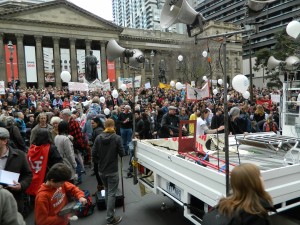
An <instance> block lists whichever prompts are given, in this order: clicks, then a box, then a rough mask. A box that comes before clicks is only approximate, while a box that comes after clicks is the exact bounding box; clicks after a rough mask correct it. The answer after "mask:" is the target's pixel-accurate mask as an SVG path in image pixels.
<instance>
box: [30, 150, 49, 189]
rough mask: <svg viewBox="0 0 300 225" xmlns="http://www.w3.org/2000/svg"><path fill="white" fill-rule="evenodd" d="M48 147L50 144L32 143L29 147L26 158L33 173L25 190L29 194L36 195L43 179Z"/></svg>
mask: <svg viewBox="0 0 300 225" xmlns="http://www.w3.org/2000/svg"><path fill="white" fill-rule="evenodd" d="M49 149H50V144H44V145H40V146H36V145H34V144H32V145H31V146H30V148H29V151H28V154H27V160H28V163H29V166H30V170H31V172H32V174H33V177H32V181H31V184H30V186H29V187H28V188H27V190H26V193H27V194H29V195H36V194H37V192H38V190H39V188H40V187H41V185H42V184H43V182H44V180H45V175H46V170H47V164H48V155H49Z"/></svg>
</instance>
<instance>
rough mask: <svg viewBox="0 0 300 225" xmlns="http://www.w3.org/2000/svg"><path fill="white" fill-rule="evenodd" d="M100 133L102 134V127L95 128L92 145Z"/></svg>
mask: <svg viewBox="0 0 300 225" xmlns="http://www.w3.org/2000/svg"><path fill="white" fill-rule="evenodd" d="M102 132H103V128H102V127H96V128H95V129H94V130H93V133H92V138H91V141H92V142H93V143H94V141H95V139H96V137H97V136H98V135H99V134H101V133H102Z"/></svg>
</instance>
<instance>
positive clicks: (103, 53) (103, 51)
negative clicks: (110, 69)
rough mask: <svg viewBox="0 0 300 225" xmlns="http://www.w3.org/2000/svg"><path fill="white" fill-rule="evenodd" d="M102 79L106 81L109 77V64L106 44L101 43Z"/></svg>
mask: <svg viewBox="0 0 300 225" xmlns="http://www.w3.org/2000/svg"><path fill="white" fill-rule="evenodd" d="M100 45H101V50H100V52H101V79H102V81H105V80H106V79H107V78H108V77H107V64H106V43H105V42H101V43H100Z"/></svg>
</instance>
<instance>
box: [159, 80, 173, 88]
mask: <svg viewBox="0 0 300 225" xmlns="http://www.w3.org/2000/svg"><path fill="white" fill-rule="evenodd" d="M159 88H161V89H170V88H171V85H170V84H164V83H160V82H159Z"/></svg>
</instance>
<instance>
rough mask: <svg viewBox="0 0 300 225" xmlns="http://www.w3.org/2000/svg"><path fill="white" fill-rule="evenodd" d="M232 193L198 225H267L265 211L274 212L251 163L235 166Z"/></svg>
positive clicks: (257, 172)
mask: <svg viewBox="0 0 300 225" xmlns="http://www.w3.org/2000/svg"><path fill="white" fill-rule="evenodd" d="M231 188H232V193H231V195H230V196H228V197H227V198H222V199H221V200H220V201H219V204H218V205H217V206H216V207H214V208H213V210H212V211H210V212H209V213H207V214H206V215H205V216H204V217H203V223H202V225H208V224H209V225H211V224H214V225H217V224H226V225H227V224H228V225H229V224H243V225H252V224H255V225H269V224H270V221H269V218H268V217H269V216H268V211H276V210H275V208H274V207H273V203H272V198H271V196H270V195H269V193H268V192H266V191H265V189H264V184H263V181H262V177H261V174H260V171H259V168H258V167H257V166H256V165H254V164H251V163H244V164H241V165H239V166H236V167H235V168H234V169H233V170H232V172H231Z"/></svg>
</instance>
